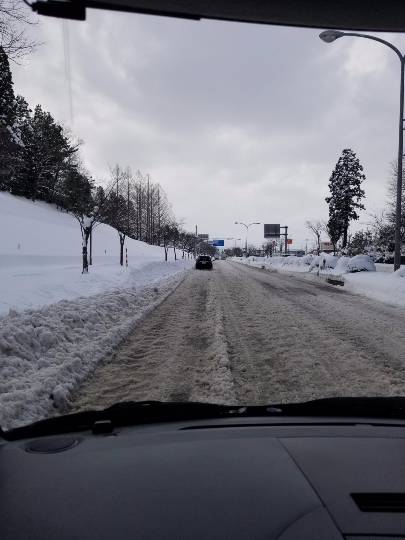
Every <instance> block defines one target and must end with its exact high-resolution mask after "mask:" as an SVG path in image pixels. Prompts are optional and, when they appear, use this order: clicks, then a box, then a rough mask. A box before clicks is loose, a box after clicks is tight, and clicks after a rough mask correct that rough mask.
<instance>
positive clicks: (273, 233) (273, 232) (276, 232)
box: [264, 223, 280, 238]
mask: <svg viewBox="0 0 405 540" xmlns="http://www.w3.org/2000/svg"><path fill="white" fill-rule="evenodd" d="M264 237H265V238H280V223H270V224H269V223H265V224H264Z"/></svg>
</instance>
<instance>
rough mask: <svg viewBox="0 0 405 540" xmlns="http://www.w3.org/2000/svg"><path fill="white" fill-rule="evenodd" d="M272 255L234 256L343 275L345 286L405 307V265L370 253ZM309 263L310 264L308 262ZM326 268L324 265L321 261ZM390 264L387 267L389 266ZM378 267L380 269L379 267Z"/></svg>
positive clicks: (285, 268) (272, 265)
mask: <svg viewBox="0 0 405 540" xmlns="http://www.w3.org/2000/svg"><path fill="white" fill-rule="evenodd" d="M293 259H294V257H285V258H284V257H273V258H269V259H265V260H262V261H261V262H260V263H258V261H259V260H260V259H258V258H256V260H250V261H249V260H246V259H241V258H238V259H236V258H235V259H234V260H236V261H238V262H241V263H243V264H248V265H251V266H264V267H265V268H268V269H269V270H277V271H282V272H283V271H284V272H285V271H290V272H291V271H293V272H307V273H309V274H310V273H311V272H312V273H316V274H318V273H319V275H320V276H328V275H332V276H342V278H343V280H344V290H347V291H349V292H352V293H355V294H360V295H362V296H366V297H368V298H371V299H373V300H379V301H380V302H385V303H387V304H391V305H395V306H400V307H405V266H402V267H401V268H400V269H399V270H397V271H396V272H393V271H392V265H375V263H374V262H373V260H372V259H371V257H369V256H368V255H356V256H355V257H339V258H338V259H337V261H336V257H335V258H333V257H332V256H330V255H328V256H327V257H326V256H325V254H321V255H319V256H313V257H312V259H309V258H308V259H306V260H305V257H296V258H295V259H296V260H295V261H293ZM308 263H309V264H308ZM323 264H324V265H325V268H322V265H323ZM387 267H388V268H387ZM376 270H378V271H376Z"/></svg>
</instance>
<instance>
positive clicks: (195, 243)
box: [194, 225, 198, 259]
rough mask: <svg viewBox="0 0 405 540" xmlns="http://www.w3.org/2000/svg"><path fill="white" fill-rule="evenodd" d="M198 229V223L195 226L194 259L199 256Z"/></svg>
mask: <svg viewBox="0 0 405 540" xmlns="http://www.w3.org/2000/svg"><path fill="white" fill-rule="evenodd" d="M197 233H198V229H197V225H196V226H195V242H194V259H196V258H197V238H198V234H197Z"/></svg>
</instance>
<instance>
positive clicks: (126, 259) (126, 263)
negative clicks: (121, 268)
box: [125, 248, 128, 266]
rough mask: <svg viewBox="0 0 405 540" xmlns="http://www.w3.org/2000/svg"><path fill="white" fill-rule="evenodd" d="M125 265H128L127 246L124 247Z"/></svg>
mask: <svg viewBox="0 0 405 540" xmlns="http://www.w3.org/2000/svg"><path fill="white" fill-rule="evenodd" d="M125 266H128V248H125Z"/></svg>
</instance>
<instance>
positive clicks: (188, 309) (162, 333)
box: [74, 270, 235, 410]
mask: <svg viewBox="0 0 405 540" xmlns="http://www.w3.org/2000/svg"><path fill="white" fill-rule="evenodd" d="M215 272H216V270H214V271H213V272H200V271H199V272H197V271H196V272H191V273H189V274H188V275H187V276H186V278H185V280H184V283H183V284H182V286H181V287H179V288H178V289H177V290H176V292H175V293H173V295H171V296H170V297H168V298H167V299H166V300H165V302H163V303H162V304H161V305H160V306H159V307H158V308H157V309H156V310H155V311H153V312H152V313H150V315H149V316H148V317H147V318H146V319H145V320H144V322H143V324H142V325H141V326H139V327H137V328H136V329H135V331H134V332H133V333H132V334H131V335H130V336H129V337H128V339H127V340H126V341H125V343H124V344H123V345H122V346H121V347H120V348H119V349H118V350H117V351H116V353H115V354H114V355H113V356H112V357H111V358H110V361H109V362H108V363H106V364H105V365H103V366H102V367H100V368H99V369H98V370H97V372H96V373H95V374H94V377H92V378H91V379H89V380H88V381H87V382H86V383H85V384H84V385H83V386H82V388H80V389H79V391H78V392H77V395H76V398H75V401H74V410H79V409H89V408H100V407H101V408H103V407H106V406H109V405H111V404H112V403H115V402H117V401H123V400H147V399H153V400H163V401H210V402H221V403H222V402H224V401H226V402H234V399H235V397H234V390H233V381H232V375H231V371H230V364H229V359H228V354H227V347H226V342H225V339H224V330H223V323H222V318H223V314H222V311H221V306H220V304H218V303H217V302H216V298H215V288H214V282H215V278H214V274H215Z"/></svg>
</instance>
